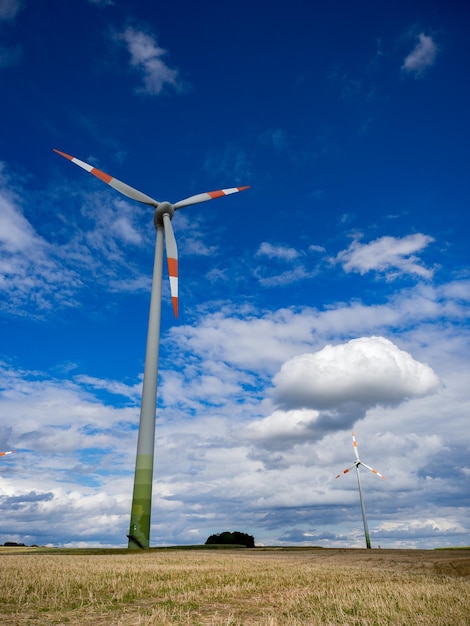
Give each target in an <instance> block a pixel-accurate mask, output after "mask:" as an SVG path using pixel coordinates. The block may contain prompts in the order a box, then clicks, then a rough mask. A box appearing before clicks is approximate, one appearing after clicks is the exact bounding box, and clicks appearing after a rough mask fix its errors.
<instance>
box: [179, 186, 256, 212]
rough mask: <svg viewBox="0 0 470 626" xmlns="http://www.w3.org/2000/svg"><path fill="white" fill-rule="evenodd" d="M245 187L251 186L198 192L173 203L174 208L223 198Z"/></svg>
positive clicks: (243, 189)
mask: <svg viewBox="0 0 470 626" xmlns="http://www.w3.org/2000/svg"><path fill="white" fill-rule="evenodd" d="M245 189H249V186H248V187H231V188H230V189H219V190H218V191H208V192H206V193H198V194H196V195H195V196H190V197H189V198H185V199H184V200H180V201H179V202H177V203H176V204H174V205H173V208H175V209H181V208H182V207H184V206H189V205H191V204H198V203H199V202H207V200H214V199H215V198H221V197H222V196H229V195H230V194H232V193H237V192H238V191H245Z"/></svg>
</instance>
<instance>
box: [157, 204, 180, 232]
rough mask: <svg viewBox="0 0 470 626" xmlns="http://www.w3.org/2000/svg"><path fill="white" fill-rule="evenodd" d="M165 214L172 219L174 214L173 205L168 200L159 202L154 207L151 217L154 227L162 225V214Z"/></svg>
mask: <svg viewBox="0 0 470 626" xmlns="http://www.w3.org/2000/svg"><path fill="white" fill-rule="evenodd" d="M165 214H166V215H168V216H169V217H170V220H172V219H173V215H174V214H175V207H174V206H173V205H172V204H171V203H170V202H159V203H158V204H157V206H156V207H155V214H154V218H153V221H154V224H155V228H157V226H163V216H164V215H165Z"/></svg>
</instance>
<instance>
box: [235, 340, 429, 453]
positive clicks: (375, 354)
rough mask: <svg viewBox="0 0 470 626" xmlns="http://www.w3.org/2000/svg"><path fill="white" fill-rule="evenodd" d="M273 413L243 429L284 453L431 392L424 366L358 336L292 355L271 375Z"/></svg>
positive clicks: (405, 354)
mask: <svg viewBox="0 0 470 626" xmlns="http://www.w3.org/2000/svg"><path fill="white" fill-rule="evenodd" d="M273 382H274V391H273V394H274V398H275V401H276V403H277V409H276V410H275V411H274V412H273V413H271V415H269V416H267V417H265V418H262V419H258V420H254V421H253V422H251V424H249V425H248V427H247V429H246V431H245V437H246V438H248V439H249V440H251V441H252V442H253V443H255V445H258V446H261V447H264V448H270V449H286V448H288V447H291V446H292V445H297V444H299V443H302V442H306V441H309V440H310V441H312V440H318V439H320V438H322V437H323V436H324V435H325V434H327V433H328V432H332V431H336V430H342V429H345V428H350V427H351V426H352V425H353V424H354V422H355V421H356V420H357V419H360V418H362V417H364V416H365V414H366V412H367V411H368V410H369V409H371V408H372V407H375V406H389V407H390V406H397V405H399V404H401V403H402V402H405V401H406V400H409V399H412V398H420V397H424V396H427V395H429V394H431V393H434V392H435V391H436V390H437V389H438V388H439V385H440V381H439V379H438V377H437V376H436V374H435V373H434V371H433V370H432V369H431V368H430V367H429V366H428V365H426V364H424V363H421V362H419V361H417V360H415V359H414V358H413V357H412V356H411V354H409V353H408V352H405V351H404V350H400V349H399V348H398V347H397V346H396V345H395V344H394V343H393V342H392V341H390V340H388V339H385V338H384V337H375V336H372V337H361V338H358V339H352V340H351V341H348V342H347V343H343V344H339V345H327V346H325V347H324V348H323V349H322V350H319V351H318V352H314V353H306V354H301V355H298V356H295V357H293V358H291V359H289V360H288V361H286V362H285V363H284V364H283V365H282V367H281V369H280V371H279V372H278V373H277V374H276V375H275V376H274V379H273Z"/></svg>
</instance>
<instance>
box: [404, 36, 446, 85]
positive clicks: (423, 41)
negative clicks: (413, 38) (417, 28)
mask: <svg viewBox="0 0 470 626" xmlns="http://www.w3.org/2000/svg"><path fill="white" fill-rule="evenodd" d="M417 40H418V41H417V43H416V45H415V47H414V48H413V50H412V51H411V52H410V53H409V54H408V56H407V57H406V58H405V60H404V62H403V65H402V70H403V71H404V72H407V73H408V74H412V75H414V76H415V77H416V78H419V77H421V76H423V74H424V72H425V71H426V70H427V69H428V68H429V67H431V66H432V65H434V63H435V61H436V57H437V52H438V47H437V45H436V43H435V42H434V40H433V38H432V37H430V36H429V35H425V34H424V33H419V35H418V37H417Z"/></svg>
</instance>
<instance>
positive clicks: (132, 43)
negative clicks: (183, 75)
mask: <svg viewBox="0 0 470 626" xmlns="http://www.w3.org/2000/svg"><path fill="white" fill-rule="evenodd" d="M117 39H118V40H120V41H123V42H124V43H125V44H126V46H127V49H128V51H129V54H130V56H131V61H130V62H131V66H132V67H133V68H135V69H136V70H137V71H138V72H139V73H140V74H141V75H142V80H143V86H142V87H140V88H139V90H138V91H139V92H140V93H146V94H149V95H159V94H160V93H162V91H163V90H164V89H165V88H166V87H172V88H173V89H176V90H180V89H181V88H182V83H181V80H180V77H179V72H178V70H177V69H173V68H171V67H169V66H168V65H167V64H166V63H165V61H164V60H163V58H164V57H165V56H166V54H167V52H166V50H164V49H163V48H160V47H159V46H158V44H157V42H156V40H155V39H154V37H152V36H151V35H149V34H147V33H145V32H143V31H140V30H137V29H135V28H132V27H131V26H129V27H128V28H126V30H125V31H124V32H123V33H121V34H120V35H118V36H117Z"/></svg>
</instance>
